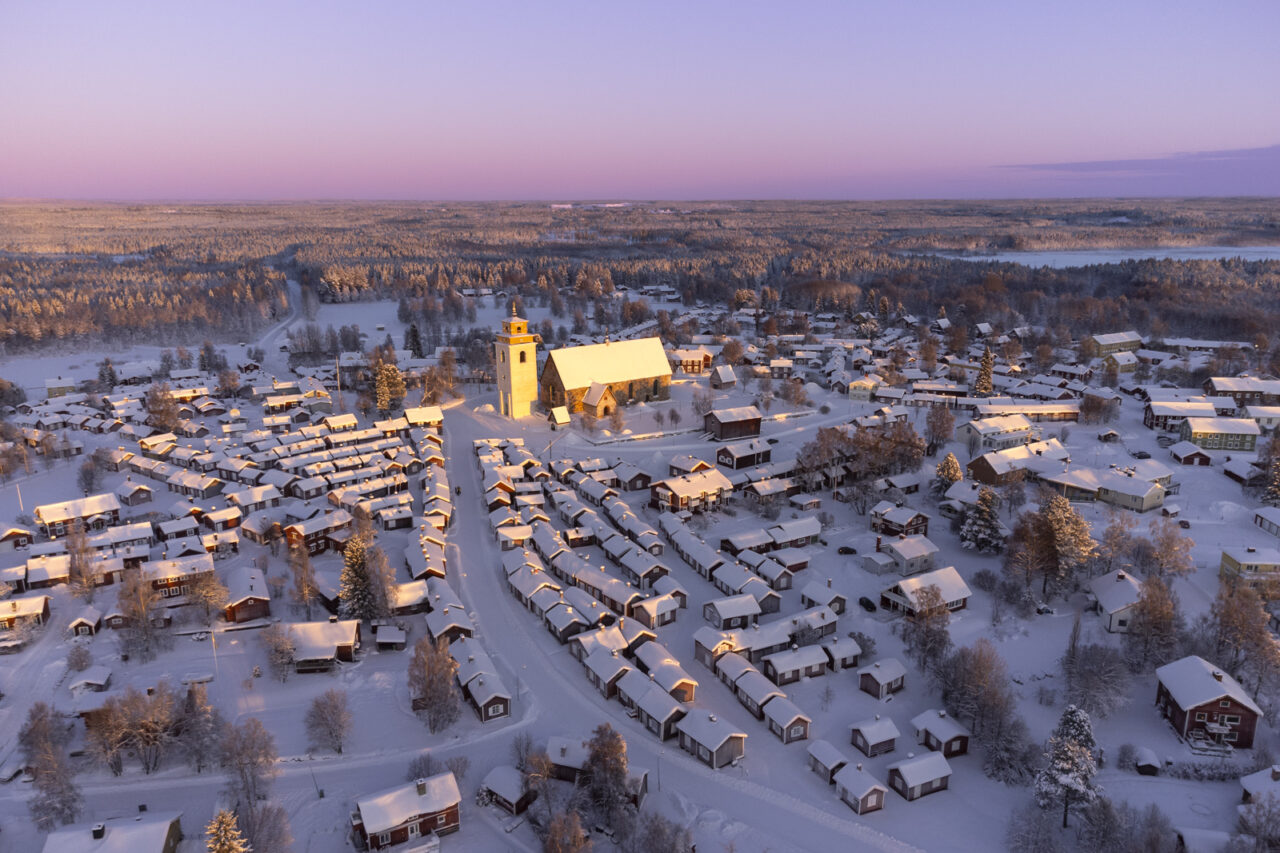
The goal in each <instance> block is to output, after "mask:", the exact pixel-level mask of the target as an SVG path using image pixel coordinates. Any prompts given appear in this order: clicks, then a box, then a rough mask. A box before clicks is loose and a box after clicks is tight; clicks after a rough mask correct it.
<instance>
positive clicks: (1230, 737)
mask: <svg viewBox="0 0 1280 853" xmlns="http://www.w3.org/2000/svg"><path fill="white" fill-rule="evenodd" d="M1222 739H1223V740H1230V741H1234V740H1239V739H1240V733H1239V732H1227V733H1226V734H1224V735H1223V736H1222Z"/></svg>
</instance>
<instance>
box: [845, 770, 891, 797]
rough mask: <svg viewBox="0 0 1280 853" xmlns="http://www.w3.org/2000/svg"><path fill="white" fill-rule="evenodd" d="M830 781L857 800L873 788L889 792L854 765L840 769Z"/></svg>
mask: <svg viewBox="0 0 1280 853" xmlns="http://www.w3.org/2000/svg"><path fill="white" fill-rule="evenodd" d="M831 781H832V782H834V783H835V786H836V788H838V789H843V790H845V791H848V792H849V793H850V794H853V796H854V797H856V798H857V799H859V800H860V799H862V798H863V797H865V796H866V795H867V794H869V793H870V792H871V791H872V790H873V789H875V788H879V789H880V790H881V791H884V792H886V793H887V792H888V790H889V789H888V788H886V787H885V786H884V785H881V784H880V783H879V782H878V781H876V778H875V777H874V776H872V775H871V774H870V773H868V772H867V771H865V770H862V769H861V768H860V767H859V766H858V765H855V764H846V765H845V766H844V767H842V768H840V772H839V773H837V774H836V775H835V776H833V777H832V779H831Z"/></svg>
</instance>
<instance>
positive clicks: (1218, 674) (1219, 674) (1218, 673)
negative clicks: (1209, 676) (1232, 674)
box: [1213, 669, 1222, 681]
mask: <svg viewBox="0 0 1280 853" xmlns="http://www.w3.org/2000/svg"><path fill="white" fill-rule="evenodd" d="M1213 680H1214V681H1221V680H1222V670H1220V669H1215V670H1214V671H1213Z"/></svg>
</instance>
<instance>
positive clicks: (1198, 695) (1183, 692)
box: [1156, 655, 1262, 715]
mask: <svg viewBox="0 0 1280 853" xmlns="http://www.w3.org/2000/svg"><path fill="white" fill-rule="evenodd" d="M1156 678H1157V679H1159V681H1160V683H1161V684H1163V685H1164V687H1165V689H1166V690H1168V691H1169V695H1171V696H1172V697H1173V700H1174V701H1175V702H1177V703H1178V707H1180V708H1182V709H1183V710H1184V711H1185V710H1189V709H1191V708H1195V707H1198V706H1200V705H1203V704H1205V703H1206V702H1213V701H1216V700H1218V699H1221V698H1222V697H1224V696H1227V697H1230V698H1231V699H1233V700H1235V701H1236V702H1238V703H1240V704H1241V705H1243V706H1244V707H1246V708H1248V709H1249V710H1251V711H1253V712H1254V713H1255V714H1258V715H1261V714H1262V709H1261V708H1259V707H1258V706H1257V704H1256V703H1255V702H1254V701H1253V700H1252V699H1251V698H1249V694H1248V692H1246V691H1245V689H1244V688H1243V687H1241V686H1240V682H1238V681H1236V680H1235V679H1234V678H1232V677H1231V676H1230V675H1228V674H1227V673H1225V672H1223V671H1222V670H1220V669H1218V668H1217V667H1216V666H1214V665H1213V664H1211V663H1209V662H1208V661H1207V660H1205V659H1204V658H1202V657H1198V656H1196V655H1187V656H1186V657H1185V658H1183V659H1182V660H1176V661H1174V662H1173V663H1167V664H1165V665H1164V666H1162V667H1159V668H1157V669H1156Z"/></svg>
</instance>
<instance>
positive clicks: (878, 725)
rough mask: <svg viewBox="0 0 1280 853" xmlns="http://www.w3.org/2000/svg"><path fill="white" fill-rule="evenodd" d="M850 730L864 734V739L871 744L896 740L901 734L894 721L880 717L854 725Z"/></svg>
mask: <svg viewBox="0 0 1280 853" xmlns="http://www.w3.org/2000/svg"><path fill="white" fill-rule="evenodd" d="M849 729H850V731H855V732H862V737H863V738H864V739H865V740H866V741H867V743H869V744H876V743H884V742H885V741H887V740H895V739H897V737H898V736H899V735H900V734H901V732H899V731H898V726H897V725H896V724H895V723H894V722H893V720H892V719H890V718H889V717H881V716H879V715H877V716H875V717H872V718H871V719H869V720H863V721H862V722H860V723H854V724H853V725H852V726H850V727H849Z"/></svg>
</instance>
